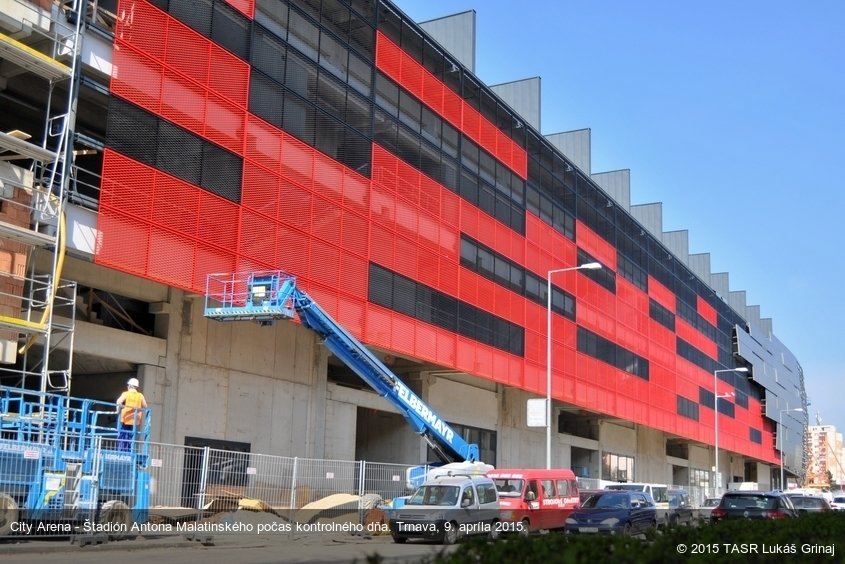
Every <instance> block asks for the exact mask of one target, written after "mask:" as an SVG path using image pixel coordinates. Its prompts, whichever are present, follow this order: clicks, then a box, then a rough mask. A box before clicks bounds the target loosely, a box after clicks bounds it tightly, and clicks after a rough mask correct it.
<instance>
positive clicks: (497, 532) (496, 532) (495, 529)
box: [487, 519, 502, 541]
mask: <svg viewBox="0 0 845 564" xmlns="http://www.w3.org/2000/svg"><path fill="white" fill-rule="evenodd" d="M501 534H502V529H501V528H500V527H499V520H498V519H494V520H493V522H492V523H490V531H489V532H488V533H487V540H489V541H497V540H499V537H500V536H501Z"/></svg>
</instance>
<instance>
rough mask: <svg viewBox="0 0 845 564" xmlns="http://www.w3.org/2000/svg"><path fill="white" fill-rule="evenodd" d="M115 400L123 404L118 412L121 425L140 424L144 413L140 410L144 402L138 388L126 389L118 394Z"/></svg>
mask: <svg viewBox="0 0 845 564" xmlns="http://www.w3.org/2000/svg"><path fill="white" fill-rule="evenodd" d="M121 400H123V401H121ZM117 402H118V403H120V404H122V405H123V410H122V411H121V412H120V421H121V422H122V423H123V425H124V426H133V425H139V426H140V425H141V422H142V421H143V420H144V413H143V412H142V411H141V408H143V407H144V403H145V401H144V394H142V393H141V392H139V391H138V390H127V391H125V392H123V393H122V394H121V395H120V397H119V398H118V399H117Z"/></svg>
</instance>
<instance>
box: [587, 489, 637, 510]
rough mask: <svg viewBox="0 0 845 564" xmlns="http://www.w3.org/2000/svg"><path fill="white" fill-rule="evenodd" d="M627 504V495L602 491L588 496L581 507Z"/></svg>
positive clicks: (620, 507)
mask: <svg viewBox="0 0 845 564" xmlns="http://www.w3.org/2000/svg"><path fill="white" fill-rule="evenodd" d="M628 505H629V502H628V496H627V495H626V494H620V493H603V494H595V495H592V496H590V497H589V498H588V499H587V501H585V502H584V504H583V505H582V506H581V507H585V508H587V509H591V508H596V509H602V508H605V509H606V508H610V507H612V508H615V509H622V508H627V507H628Z"/></svg>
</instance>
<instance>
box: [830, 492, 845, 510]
mask: <svg viewBox="0 0 845 564" xmlns="http://www.w3.org/2000/svg"><path fill="white" fill-rule="evenodd" d="M830 508H831V509H833V510H834V511H845V495H841V494H838V493H837V494H834V495H833V501H832V502H831V503H830Z"/></svg>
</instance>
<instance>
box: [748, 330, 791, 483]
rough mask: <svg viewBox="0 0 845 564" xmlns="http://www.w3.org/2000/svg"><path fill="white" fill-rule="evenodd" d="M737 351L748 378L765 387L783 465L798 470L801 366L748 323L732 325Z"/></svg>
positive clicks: (776, 342)
mask: <svg viewBox="0 0 845 564" xmlns="http://www.w3.org/2000/svg"><path fill="white" fill-rule="evenodd" d="M734 332H735V335H736V342H737V355H738V356H739V357H741V358H742V359H743V360H745V361H746V362H747V363H748V364H750V365H751V375H750V377H751V379H752V380H754V382H756V383H757V384H759V385H761V386H762V387H763V388H765V398H764V399H765V408H764V409H765V416H766V417H768V418H769V419H771V420H772V421H773V422H774V423H775V424H776V425H777V427H776V428H777V431H778V432H777V433H776V441H775V448H777V449H778V450H780V451H782V452H783V455H784V467H785V468H788V469H789V470H790V472H794V473H801V471H802V468H803V454H804V428H805V427H806V425H807V406H806V405H805V400H804V393H803V388H804V386H803V382H802V377H801V367H800V366H799V365H798V361H797V360H796V358H795V356H794V355H793V354H792V353H791V352H790V351H789V349H787V348H786V347H785V346H784V345H783V343H781V342H780V341H779V340H778V339H777V338H776V337H774V336H773V335H772V334H771V333H769V332H764V331H763V330H762V329H760V328H759V327H758V326H756V325H749V330H748V332H746V331H744V330H743V329H742V328H741V327H739V326H737V327H735V328H734Z"/></svg>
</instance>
